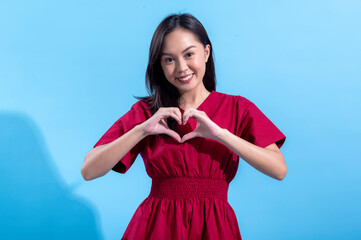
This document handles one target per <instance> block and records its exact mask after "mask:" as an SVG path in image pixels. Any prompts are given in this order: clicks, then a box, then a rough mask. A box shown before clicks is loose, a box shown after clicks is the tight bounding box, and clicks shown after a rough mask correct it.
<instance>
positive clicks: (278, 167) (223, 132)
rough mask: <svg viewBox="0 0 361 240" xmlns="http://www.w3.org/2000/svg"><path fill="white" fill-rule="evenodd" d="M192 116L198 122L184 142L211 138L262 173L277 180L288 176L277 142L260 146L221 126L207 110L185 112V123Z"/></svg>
mask: <svg viewBox="0 0 361 240" xmlns="http://www.w3.org/2000/svg"><path fill="white" fill-rule="evenodd" d="M190 117H192V118H194V119H196V120H197V122H198V123H197V126H196V128H195V129H194V131H193V132H190V133H187V134H186V135H184V136H183V138H182V142H185V141H187V140H189V139H191V138H194V137H204V138H210V139H213V140H216V141H218V142H220V143H222V144H223V145H225V146H226V147H228V148H229V149H230V150H232V151H233V152H234V153H235V154H237V155H238V156H239V157H241V158H242V159H243V160H245V161H246V162H247V163H248V164H250V165H251V166H252V167H254V168H256V169H257V170H259V171H261V172H262V173H264V174H266V175H268V176H270V177H272V178H275V179H277V180H282V179H283V178H284V177H285V176H286V173H287V167H286V164H285V160H284V158H283V155H282V153H281V151H280V149H279V148H278V147H277V145H276V144H275V143H273V144H271V145H269V146H267V147H265V148H262V147H259V146H257V145H255V144H252V143H250V142H248V141H246V140H244V139H242V138H240V137H238V136H236V135H234V134H233V133H231V132H229V131H228V130H227V129H223V128H221V127H219V126H218V125H217V124H216V123H214V122H213V121H212V120H211V119H209V117H208V116H207V114H206V113H205V112H203V111H198V110H196V109H193V108H190V109H188V110H186V111H185V112H184V114H183V124H185V123H186V122H187V121H188V119H189V118H190Z"/></svg>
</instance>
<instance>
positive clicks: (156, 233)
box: [94, 91, 286, 240]
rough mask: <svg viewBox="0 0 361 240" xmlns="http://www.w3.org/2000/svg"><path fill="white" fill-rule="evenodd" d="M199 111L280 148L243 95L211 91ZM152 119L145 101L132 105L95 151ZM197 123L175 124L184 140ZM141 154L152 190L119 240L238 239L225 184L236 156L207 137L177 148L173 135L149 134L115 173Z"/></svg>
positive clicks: (279, 138)
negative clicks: (150, 179)
mask: <svg viewBox="0 0 361 240" xmlns="http://www.w3.org/2000/svg"><path fill="white" fill-rule="evenodd" d="M198 110H200V111H204V112H205V113H206V114H207V115H208V117H209V118H210V119H211V120H212V121H214V122H215V123H216V124H218V126H220V127H222V128H226V129H228V131H230V132H231V133H233V134H235V135H237V136H239V137H241V138H243V139H245V140H247V141H249V142H251V143H253V144H255V145H257V146H260V147H266V146H268V145H270V144H272V143H276V144H277V146H278V147H279V148H280V147H281V146H282V145H283V143H284V141H285V139H286V137H285V135H283V133H282V132H281V131H280V130H279V129H278V128H277V127H276V126H275V125H274V124H273V123H272V122H271V121H270V120H269V119H268V118H267V117H266V116H265V115H264V114H263V113H262V112H261V111H260V110H259V109H258V108H257V107H256V105H255V104H253V103H252V102H251V101H249V100H247V99H246V98H244V97H241V96H233V95H228V94H224V93H220V92H216V91H212V92H211V93H210V94H209V95H208V97H207V98H206V99H205V100H204V101H203V103H202V104H201V105H200V106H199V107H198ZM181 112H182V113H183V110H182V109H181ZM150 117H151V113H150V111H149V109H148V108H147V103H146V102H143V101H138V102H136V103H135V104H134V105H133V106H132V108H131V109H130V110H129V111H128V112H127V113H126V114H125V115H123V116H122V117H121V118H120V119H119V120H117V121H116V122H115V123H114V125H113V126H111V128H110V129H109V130H108V131H107V132H106V133H105V134H104V135H103V136H102V137H101V139H100V140H99V141H98V142H97V143H96V144H95V146H94V147H96V146H99V145H102V144H106V143H109V142H111V141H113V140H115V139H117V138H118V137H120V136H121V135H122V134H124V133H125V132H127V131H129V130H130V129H132V128H133V127H134V126H135V125H137V124H140V123H142V122H144V121H145V120H147V119H148V118H150ZM196 124H197V122H196V120H195V119H193V118H190V119H189V121H188V123H187V124H186V125H184V126H179V125H177V132H178V133H179V135H180V136H183V135H184V134H185V133H188V132H190V131H192V130H193V129H194V128H195V127H196ZM139 153H140V154H141V156H142V158H143V161H144V165H145V169H146V171H147V174H148V175H149V177H151V178H152V188H151V191H150V194H149V196H148V197H147V198H146V199H145V200H144V201H143V202H142V203H141V204H140V206H139V207H138V208H137V210H136V211H135V213H134V215H133V217H132V219H131V220H130V223H129V225H128V227H127V229H126V230H125V233H124V235H123V238H122V239H127V240H131V239H134V240H142V239H155V240H159V239H172V240H178V239H187V240H192V239H194V240H200V239H207V240H210V239H229V240H232V239H241V234H240V231H239V227H238V222H237V218H236V215H235V213H234V211H233V209H232V207H231V206H230V205H229V203H228V201H227V191H228V185H229V183H230V182H231V181H232V179H233V178H234V176H235V174H236V172H237V168H238V163H239V157H238V156H237V155H236V154H234V153H233V152H232V151H231V150H229V149H228V148H227V147H225V146H224V145H222V144H221V143H219V142H217V141H214V140H211V139H206V138H199V137H198V138H193V139H190V140H188V141H187V142H185V143H183V144H181V143H178V142H177V141H176V140H174V139H173V138H172V137H165V138H164V137H162V136H159V135H152V136H147V137H145V138H144V139H143V140H142V141H140V142H139V143H138V144H137V145H136V146H134V147H133V149H131V150H130V151H129V152H128V153H127V154H126V155H125V156H124V157H123V158H122V159H120V161H119V162H118V163H117V165H115V167H114V168H113V170H114V171H117V172H120V173H125V172H126V171H127V170H128V169H129V168H130V167H131V165H132V164H133V162H134V160H135V159H136V157H137V155H138V154H139Z"/></svg>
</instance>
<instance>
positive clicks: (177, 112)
mask: <svg viewBox="0 0 361 240" xmlns="http://www.w3.org/2000/svg"><path fill="white" fill-rule="evenodd" d="M174 113H175V114H176V115H177V116H178V118H179V120H180V124H182V113H181V111H180V110H179V108H175V110H174Z"/></svg>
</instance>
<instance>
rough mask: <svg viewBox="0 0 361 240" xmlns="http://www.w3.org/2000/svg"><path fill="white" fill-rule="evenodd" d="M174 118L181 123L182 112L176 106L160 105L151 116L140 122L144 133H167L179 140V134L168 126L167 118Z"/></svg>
mask: <svg viewBox="0 0 361 240" xmlns="http://www.w3.org/2000/svg"><path fill="white" fill-rule="evenodd" d="M168 117H172V118H174V119H175V120H176V121H177V122H178V124H179V125H180V124H182V114H181V112H180V110H179V108H176V107H161V108H159V109H158V111H157V112H156V113H155V114H153V116H152V117H151V118H149V119H148V120H147V121H145V122H143V123H142V124H141V127H142V129H143V131H144V133H145V135H146V136H147V135H156V134H167V135H169V136H171V137H173V138H175V139H176V140H177V141H178V142H181V137H180V136H179V134H178V133H177V132H175V131H173V130H171V129H170V128H169V127H168V124H167V118H168Z"/></svg>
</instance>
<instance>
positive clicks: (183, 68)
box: [177, 59, 188, 73]
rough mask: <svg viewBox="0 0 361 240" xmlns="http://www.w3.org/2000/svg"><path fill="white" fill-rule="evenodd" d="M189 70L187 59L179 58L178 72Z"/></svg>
mask: <svg viewBox="0 0 361 240" xmlns="http://www.w3.org/2000/svg"><path fill="white" fill-rule="evenodd" d="M187 70H188V64H187V61H186V60H184V59H180V60H178V64H177V71H178V73H182V72H186V71H187Z"/></svg>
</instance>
